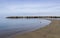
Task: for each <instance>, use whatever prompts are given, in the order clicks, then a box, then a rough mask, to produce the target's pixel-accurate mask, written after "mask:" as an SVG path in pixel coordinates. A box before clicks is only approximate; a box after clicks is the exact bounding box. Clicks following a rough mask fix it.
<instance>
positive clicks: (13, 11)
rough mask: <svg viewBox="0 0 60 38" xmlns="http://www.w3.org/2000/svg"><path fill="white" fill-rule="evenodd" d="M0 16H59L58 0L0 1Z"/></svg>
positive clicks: (59, 6)
mask: <svg viewBox="0 0 60 38" xmlns="http://www.w3.org/2000/svg"><path fill="white" fill-rule="evenodd" d="M0 15H2V16H3V15H10V16H11V15H39V16H60V0H0Z"/></svg>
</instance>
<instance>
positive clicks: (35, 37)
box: [11, 20, 60, 38]
mask: <svg viewBox="0 0 60 38" xmlns="http://www.w3.org/2000/svg"><path fill="white" fill-rule="evenodd" d="M59 25H60V20H52V23H51V24H49V25H48V26H46V27H44V28H40V29H38V30H36V31H32V32H29V33H25V34H22V35H20V34H17V35H15V36H12V37H11V38H52V37H56V38H60V26H59Z"/></svg>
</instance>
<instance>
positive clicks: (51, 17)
mask: <svg viewBox="0 0 60 38" xmlns="http://www.w3.org/2000/svg"><path fill="white" fill-rule="evenodd" d="M6 18H60V17H59V16H8V17H6Z"/></svg>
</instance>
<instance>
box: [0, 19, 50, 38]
mask: <svg viewBox="0 0 60 38" xmlns="http://www.w3.org/2000/svg"><path fill="white" fill-rule="evenodd" d="M50 23H51V21H49V20H44V19H6V18H0V38H5V37H8V36H10V35H13V34H16V33H20V34H21V33H25V32H30V31H34V30H36V29H39V28H42V27H44V26H46V25H48V24H50Z"/></svg>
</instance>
